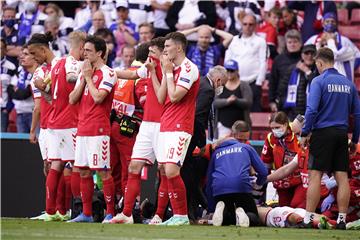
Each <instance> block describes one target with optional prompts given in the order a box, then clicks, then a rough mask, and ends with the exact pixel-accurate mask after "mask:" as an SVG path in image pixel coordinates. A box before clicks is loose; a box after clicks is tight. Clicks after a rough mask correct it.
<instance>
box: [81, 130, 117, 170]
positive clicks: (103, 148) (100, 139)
mask: <svg viewBox="0 0 360 240" xmlns="http://www.w3.org/2000/svg"><path fill="white" fill-rule="evenodd" d="M74 166H75V167H79V168H90V169H93V170H104V169H110V136H77V137H76V148H75V163H74Z"/></svg>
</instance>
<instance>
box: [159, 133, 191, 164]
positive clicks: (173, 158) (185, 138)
mask: <svg viewBox="0 0 360 240" xmlns="http://www.w3.org/2000/svg"><path fill="white" fill-rule="evenodd" d="M190 140H191V134H189V133H187V132H160V133H159V142H158V150H159V157H158V162H159V163H162V164H164V163H174V164H176V165H178V166H182V164H183V162H184V160H185V156H186V152H187V149H188V147H189V144H190Z"/></svg>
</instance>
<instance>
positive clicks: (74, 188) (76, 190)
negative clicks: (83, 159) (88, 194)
mask: <svg viewBox="0 0 360 240" xmlns="http://www.w3.org/2000/svg"><path fill="white" fill-rule="evenodd" d="M71 192H72V195H73V196H74V197H80V173H79V172H72V174H71Z"/></svg>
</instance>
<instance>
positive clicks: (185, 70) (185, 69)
mask: <svg viewBox="0 0 360 240" xmlns="http://www.w3.org/2000/svg"><path fill="white" fill-rule="evenodd" d="M173 74H174V80H175V84H176V86H177V87H178V86H180V87H183V88H185V89H186V90H188V92H187V93H186V95H185V96H184V97H183V98H182V99H181V100H180V101H179V102H177V103H172V102H171V101H170V98H169V96H168V95H167V96H166V100H165V104H164V112H163V114H162V116H161V124H160V132H175V131H176V132H182V131H183V132H187V133H189V134H191V135H192V134H193V130H194V118H195V105H196V98H197V94H198V91H199V86H200V85H199V84H200V81H199V79H200V74H199V70H198V68H197V66H196V65H195V64H194V63H192V62H191V61H190V60H189V59H187V58H185V59H184V61H183V62H182V63H181V64H180V66H177V67H175V68H174V71H173Z"/></svg>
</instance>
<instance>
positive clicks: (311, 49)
mask: <svg viewBox="0 0 360 240" xmlns="http://www.w3.org/2000/svg"><path fill="white" fill-rule="evenodd" d="M301 52H303V53H305V52H313V53H316V46H315V45H314V44H307V45H304V46H303V48H302V50H301Z"/></svg>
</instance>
